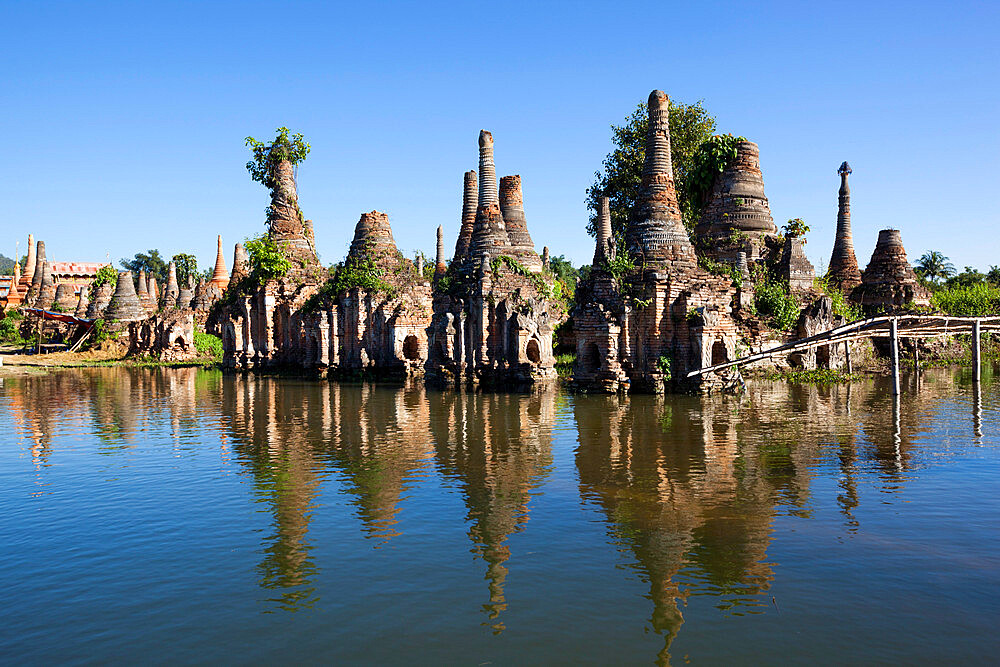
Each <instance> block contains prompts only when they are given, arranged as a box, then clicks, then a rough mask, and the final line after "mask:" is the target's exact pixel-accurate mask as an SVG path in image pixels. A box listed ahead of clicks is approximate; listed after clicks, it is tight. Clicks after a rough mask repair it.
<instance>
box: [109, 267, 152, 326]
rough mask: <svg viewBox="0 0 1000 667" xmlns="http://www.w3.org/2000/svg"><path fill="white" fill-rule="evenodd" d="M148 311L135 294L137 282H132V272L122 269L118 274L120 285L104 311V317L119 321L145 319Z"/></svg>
mask: <svg viewBox="0 0 1000 667" xmlns="http://www.w3.org/2000/svg"><path fill="white" fill-rule="evenodd" d="M145 317H146V311H145V310H143V308H142V304H140V303H139V297H137V296H136V294H135V284H134V283H133V282H132V272H131V271H122V272H121V273H119V274H118V286H117V287H116V288H115V293H114V296H112V297H111V302H110V303H109V304H108V308H107V310H106V311H105V312H104V318H105V319H108V320H118V321H119V322H135V321H138V320H142V319H145Z"/></svg>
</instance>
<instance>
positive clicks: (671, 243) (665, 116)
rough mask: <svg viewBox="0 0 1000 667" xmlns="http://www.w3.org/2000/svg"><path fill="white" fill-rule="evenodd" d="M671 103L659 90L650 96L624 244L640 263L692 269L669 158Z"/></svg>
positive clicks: (691, 248)
mask: <svg viewBox="0 0 1000 667" xmlns="http://www.w3.org/2000/svg"><path fill="white" fill-rule="evenodd" d="M669 104H670V100H669V98H668V97H667V94H666V93H664V92H663V91H662V90H654V91H653V92H652V93H650V94H649V101H648V105H649V129H648V130H647V134H646V157H645V161H644V162H643V166H642V184H641V187H640V191H639V201H638V205H637V206H636V210H635V212H634V213H633V215H632V217H631V220H630V224H629V225H628V230H627V232H626V241H627V244H628V248H629V251H630V252H631V253H632V254H633V255H635V256H636V258H637V259H638V260H639V262H638V263H639V265H640V266H641V265H642V263H645V264H652V265H661V266H663V265H669V266H668V268H671V269H673V268H678V269H693V268H694V267H695V266H696V265H697V258H696V257H695V253H694V246H693V245H692V244H691V239H690V238H689V237H688V234H687V230H685V229H684V223H683V221H682V219H681V211H680V207H679V206H678V204H677V191H676V189H675V187H674V176H673V166H672V164H671V158H670V125H669V120H670V109H669Z"/></svg>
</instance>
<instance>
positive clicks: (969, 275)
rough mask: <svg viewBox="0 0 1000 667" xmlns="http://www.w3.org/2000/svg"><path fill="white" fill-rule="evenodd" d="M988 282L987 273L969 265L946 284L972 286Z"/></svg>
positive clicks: (949, 285)
mask: <svg viewBox="0 0 1000 667" xmlns="http://www.w3.org/2000/svg"><path fill="white" fill-rule="evenodd" d="M985 283H986V275H985V274H983V273H982V272H980V271H978V270H977V269H976V268H975V267H972V266H967V267H965V269H964V270H963V271H962V272H961V273H959V274H957V275H955V276H952V277H951V278H948V280H946V281H945V285H947V286H948V287H972V286H974V285H983V284H985Z"/></svg>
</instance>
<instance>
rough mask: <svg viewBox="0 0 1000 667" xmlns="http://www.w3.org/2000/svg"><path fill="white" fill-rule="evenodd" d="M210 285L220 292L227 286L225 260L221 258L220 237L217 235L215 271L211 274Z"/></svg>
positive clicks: (227, 275)
mask: <svg viewBox="0 0 1000 667" xmlns="http://www.w3.org/2000/svg"><path fill="white" fill-rule="evenodd" d="M212 284H213V285H216V286H217V287H218V288H219V289H220V290H224V289H226V287H228V286H229V272H228V271H226V259H225V258H224V257H223V256H222V235H221V234H220V235H219V247H218V250H217V251H216V253H215V271H214V272H213V273H212Z"/></svg>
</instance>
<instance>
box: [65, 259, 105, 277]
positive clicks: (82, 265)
mask: <svg viewBox="0 0 1000 667" xmlns="http://www.w3.org/2000/svg"><path fill="white" fill-rule="evenodd" d="M102 266H109V264H108V263H107V262H52V275H54V276H82V277H93V276H96V275H97V270H98V269H100V268H101V267H102Z"/></svg>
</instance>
